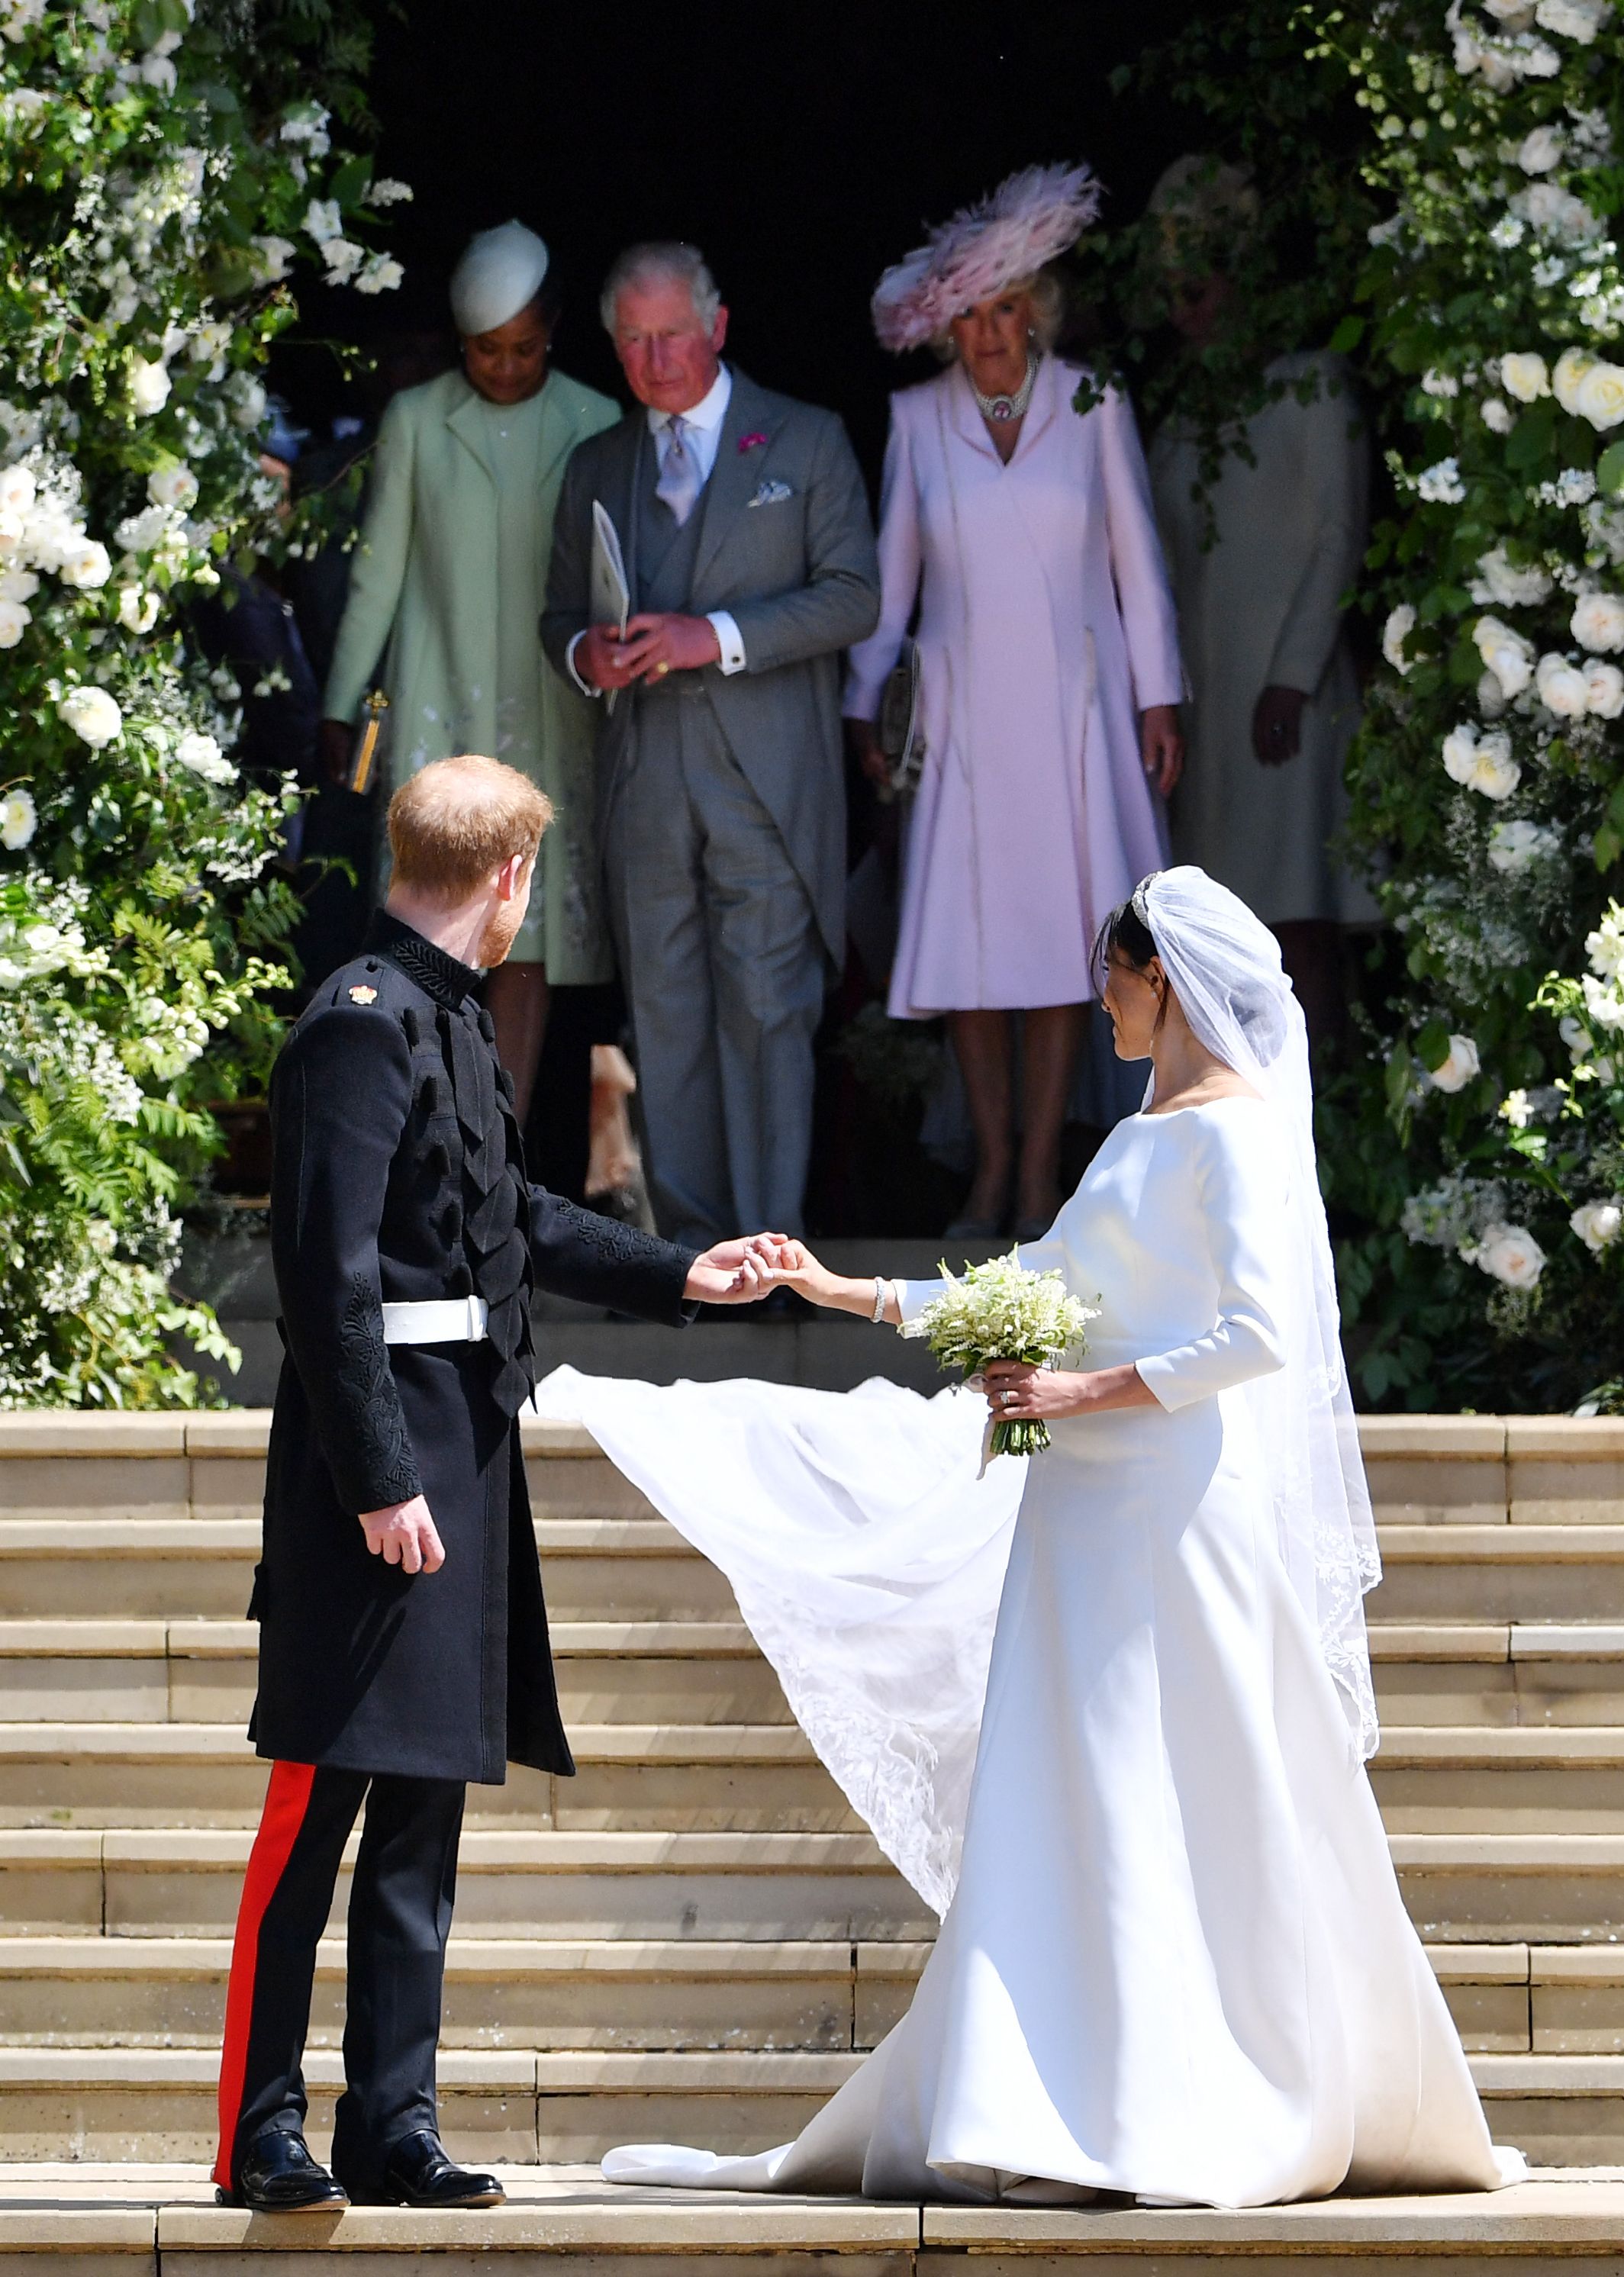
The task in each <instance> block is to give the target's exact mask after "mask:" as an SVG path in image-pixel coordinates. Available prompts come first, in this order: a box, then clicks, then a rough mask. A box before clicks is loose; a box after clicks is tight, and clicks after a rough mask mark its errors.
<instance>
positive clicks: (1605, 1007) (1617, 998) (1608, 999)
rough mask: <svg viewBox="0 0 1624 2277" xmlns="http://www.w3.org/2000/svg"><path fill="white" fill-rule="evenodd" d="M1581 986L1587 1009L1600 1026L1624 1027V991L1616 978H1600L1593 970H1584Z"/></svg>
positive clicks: (1616, 1028) (1581, 975) (1580, 977)
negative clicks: (1622, 991)
mask: <svg viewBox="0 0 1624 2277" xmlns="http://www.w3.org/2000/svg"><path fill="white" fill-rule="evenodd" d="M1579 986H1580V987H1581V988H1582V990H1583V992H1584V1009H1585V1011H1586V1013H1587V1014H1588V1015H1589V1017H1590V1019H1592V1020H1593V1021H1594V1022H1595V1024H1596V1025H1597V1027H1598V1028H1611V1029H1613V1030H1614V1031H1616V1030H1618V1029H1620V1028H1624V993H1620V986H1619V983H1618V982H1617V981H1616V980H1598V979H1597V977H1596V975H1595V974H1594V973H1593V972H1582V973H1581V974H1580V976H1579Z"/></svg>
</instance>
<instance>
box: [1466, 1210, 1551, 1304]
mask: <svg viewBox="0 0 1624 2277" xmlns="http://www.w3.org/2000/svg"><path fill="white" fill-rule="evenodd" d="M1460 1254H1461V1256H1462V1257H1463V1258H1464V1259H1465V1260H1466V1261H1467V1263H1468V1265H1476V1266H1480V1267H1481V1268H1482V1269H1483V1271H1484V1272H1485V1273H1487V1274H1490V1275H1491V1276H1492V1277H1493V1278H1494V1279H1495V1280H1496V1281H1501V1282H1504V1283H1505V1284H1506V1287H1507V1288H1508V1289H1532V1288H1533V1287H1535V1285H1536V1283H1537V1282H1538V1280H1539V1276H1540V1275H1541V1274H1542V1273H1543V1272H1544V1269H1545V1253H1544V1250H1543V1249H1542V1248H1541V1247H1540V1245H1539V1244H1538V1242H1536V1240H1535V1238H1534V1237H1533V1235H1532V1234H1531V1233H1530V1232H1529V1230H1528V1228H1527V1226H1525V1225H1504V1224H1502V1225H1491V1226H1488V1227H1485V1229H1484V1230H1483V1235H1482V1237H1480V1238H1479V1239H1478V1240H1477V1241H1475V1242H1473V1243H1471V1244H1470V1245H1468V1246H1467V1247H1465V1248H1463V1249H1462V1250H1461V1252H1460Z"/></svg>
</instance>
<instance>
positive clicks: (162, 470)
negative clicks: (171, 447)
mask: <svg viewBox="0 0 1624 2277" xmlns="http://www.w3.org/2000/svg"><path fill="white" fill-rule="evenodd" d="M147 496H148V497H149V499H151V500H152V503H153V505H154V506H171V507H173V508H175V509H176V510H177V511H179V512H180V513H182V514H184V513H185V511H186V509H187V506H195V505H196V503H197V476H195V475H194V473H193V472H192V469H191V468H190V467H188V466H187V463H186V461H185V460H184V459H181V460H178V461H176V463H175V464H174V465H173V466H170V467H155V468H153V470H152V472H151V473H150V474H149V476H148V477H147Z"/></svg>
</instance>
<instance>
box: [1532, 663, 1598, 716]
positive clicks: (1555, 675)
mask: <svg viewBox="0 0 1624 2277" xmlns="http://www.w3.org/2000/svg"><path fill="white" fill-rule="evenodd" d="M1534 692H1535V694H1536V696H1537V697H1539V700H1540V702H1541V703H1542V704H1544V707H1545V709H1546V711H1547V712H1555V714H1556V716H1557V718H1558V719H1559V720H1581V719H1582V718H1583V717H1584V714H1585V713H1586V712H1588V711H1589V710H1590V689H1589V688H1588V686H1587V685H1586V682H1585V677H1584V674H1583V673H1582V671H1581V670H1580V669H1579V667H1578V666H1577V665H1576V664H1572V663H1570V662H1569V661H1568V659H1567V657H1565V656H1561V655H1559V654H1558V653H1557V652H1556V651H1554V650H1552V651H1550V652H1549V653H1548V654H1547V655H1544V656H1542V657H1541V658H1540V659H1539V663H1538V665H1537V666H1536V668H1535V673H1534Z"/></svg>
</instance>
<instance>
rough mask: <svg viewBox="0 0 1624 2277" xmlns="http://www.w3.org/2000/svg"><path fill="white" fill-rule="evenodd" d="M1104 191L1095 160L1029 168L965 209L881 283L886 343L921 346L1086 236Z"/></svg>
mask: <svg viewBox="0 0 1624 2277" xmlns="http://www.w3.org/2000/svg"><path fill="white" fill-rule="evenodd" d="M1100 194H1101V193H1100V184H1099V182H1098V180H1097V179H1096V178H1095V176H1094V170H1093V168H1092V167H1090V166H1025V167H1023V168H1022V170H1021V171H1020V172H1019V173H1018V174H1011V175H1010V178H1009V179H1008V180H1007V181H1003V182H1000V183H999V185H998V187H997V188H996V189H995V191H994V192H993V193H992V194H991V196H990V197H986V198H982V199H981V200H980V202H978V203H977V204H975V205H972V206H964V207H963V208H962V209H960V211H959V212H957V213H956V214H955V215H954V217H953V218H952V220H951V221H944V222H943V223H942V225H941V227H940V228H938V229H933V230H932V232H931V233H930V237H929V240H928V241H927V242H926V244H924V245H921V246H919V247H918V248H917V250H916V251H914V252H912V253H911V254H909V255H908V256H907V258H906V259H905V260H903V261H899V262H898V263H896V267H895V268H894V269H888V270H886V272H885V275H884V276H883V277H882V278H881V279H880V282H879V284H878V285H877V286H875V287H874V297H873V301H871V302H870V303H869V306H870V308H871V309H872V310H873V319H874V330H875V331H876V332H877V333H878V334H879V337H880V345H881V347H882V348H889V349H890V350H891V351H892V353H893V354H900V352H901V351H902V350H903V348H917V347H922V346H923V345H924V343H925V342H926V340H932V339H938V338H939V337H940V336H941V334H942V333H943V332H945V331H946V330H947V328H948V326H949V324H950V323H951V322H952V320H953V318H954V317H955V316H960V315H962V314H963V312H964V310H965V309H966V308H968V307H969V306H970V304H971V302H972V301H986V300H989V299H990V298H991V296H992V295H993V294H994V293H1002V292H1003V288H1004V286H1006V285H1012V284H1014V282H1015V280H1016V279H1017V278H1019V277H1030V276H1032V275H1033V273H1034V272H1035V271H1036V270H1040V269H1041V268H1042V266H1043V264H1044V263H1045V262H1046V261H1052V260H1053V259H1054V258H1055V255H1056V254H1057V253H1064V251H1065V249H1066V247H1067V246H1069V245H1071V244H1073V243H1075V241H1076V240H1077V239H1078V238H1079V237H1080V236H1081V234H1082V232H1083V231H1084V230H1086V228H1087V226H1088V225H1089V223H1090V222H1091V221H1092V220H1093V219H1094V216H1095V215H1096V214H1097V213H1098V212H1099V210H1100Z"/></svg>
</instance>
